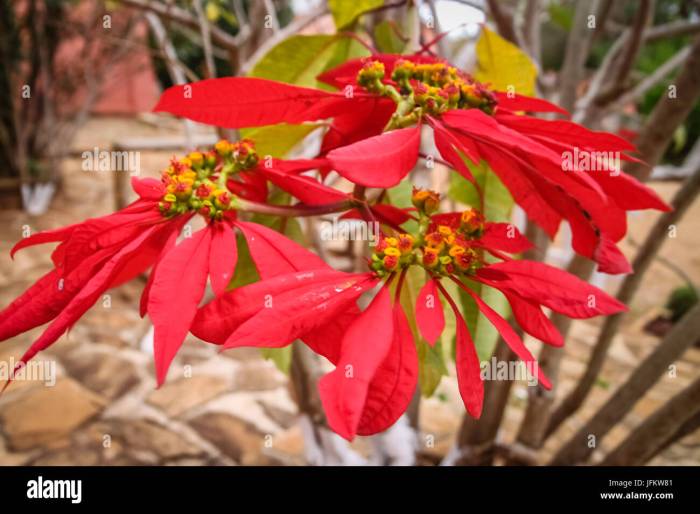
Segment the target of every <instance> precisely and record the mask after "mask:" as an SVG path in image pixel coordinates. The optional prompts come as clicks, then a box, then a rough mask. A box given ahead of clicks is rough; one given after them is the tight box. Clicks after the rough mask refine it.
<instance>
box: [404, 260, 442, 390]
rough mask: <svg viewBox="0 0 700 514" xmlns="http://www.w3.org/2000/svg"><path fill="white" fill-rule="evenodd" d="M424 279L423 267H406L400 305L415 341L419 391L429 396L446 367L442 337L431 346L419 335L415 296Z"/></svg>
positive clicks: (438, 383)
mask: <svg viewBox="0 0 700 514" xmlns="http://www.w3.org/2000/svg"><path fill="white" fill-rule="evenodd" d="M426 280H427V275H426V273H425V271H424V270H423V269H421V268H418V267H416V266H411V267H410V268H408V271H407V272H406V279H405V280H404V284H403V288H402V289H401V306H402V307H403V310H404V312H405V313H406V318H407V319H408V324H409V325H410V327H411V332H412V333H413V340H414V341H415V342H416V351H417V353H418V383H419V385H420V389H421V393H422V394H423V396H431V395H432V394H433V393H434V392H435V389H436V388H437V386H438V385H440V381H441V380H442V377H443V375H447V368H446V367H445V359H444V357H443V354H442V342H441V341H442V338H441V339H439V340H438V341H437V342H436V343H435V346H433V347H431V346H430V345H429V344H428V343H427V342H426V341H425V340H424V339H423V338H422V337H421V335H420V332H419V330H418V325H417V324H416V314H415V308H416V298H418V293H419V291H420V289H421V287H423V284H425V281H426ZM443 337H444V335H443Z"/></svg>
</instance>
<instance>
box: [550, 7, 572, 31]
mask: <svg viewBox="0 0 700 514" xmlns="http://www.w3.org/2000/svg"><path fill="white" fill-rule="evenodd" d="M547 11H548V12H549V18H550V19H551V20H552V23H554V24H555V25H558V26H559V27H561V28H562V29H564V30H566V31H567V32H569V31H570V30H571V26H572V25H573V23H574V10H573V9H572V8H571V7H567V6H565V5H559V4H550V6H549V7H548V8H547Z"/></svg>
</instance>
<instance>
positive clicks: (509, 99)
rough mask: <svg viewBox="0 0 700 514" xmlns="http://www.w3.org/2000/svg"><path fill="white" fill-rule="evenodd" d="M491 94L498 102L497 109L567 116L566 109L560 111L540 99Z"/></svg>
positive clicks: (509, 94) (498, 93) (497, 93)
mask: <svg viewBox="0 0 700 514" xmlns="http://www.w3.org/2000/svg"><path fill="white" fill-rule="evenodd" d="M493 94H494V96H495V97H496V100H497V101H498V107H499V108H503V109H508V110H509V111H528V112H558V113H560V114H565V115H567V116H569V112H568V111H567V110H566V109H562V108H561V107H559V106H558V105H555V104H553V103H551V102H548V101H547V100H543V99H542V98H533V97H531V96H524V95H518V94H515V93H504V92H503V91H494V92H493Z"/></svg>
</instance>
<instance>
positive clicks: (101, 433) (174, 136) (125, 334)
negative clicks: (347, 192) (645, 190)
mask: <svg viewBox="0 0 700 514" xmlns="http://www.w3.org/2000/svg"><path fill="white" fill-rule="evenodd" d="M0 11H1V12H0V65H1V68H0V158H1V159H2V163H3V166H1V167H0V308H4V307H5V306H7V305H8V304H9V303H10V302H11V301H12V300H13V299H14V298H15V297H17V296H18V295H19V294H21V293H22V292H23V291H24V290H25V289H26V288H27V287H28V286H29V285H31V284H32V283H33V282H34V281H35V280H36V279H37V278H39V277H40V276H41V275H43V274H44V273H46V271H47V270H49V269H50V268H51V260H50V251H49V250H48V249H47V248H46V247H43V246H37V247H32V248H28V249H26V250H24V251H22V252H21V253H20V254H18V255H17V256H16V257H15V259H14V260H12V259H10V257H9V250H10V248H11V247H12V245H13V244H14V243H15V242H16V241H18V240H19V239H20V238H22V237H24V236H26V235H27V234H28V233H34V232H36V231H40V230H47V229H52V228H57V227H60V226H64V225H68V224H71V223H74V222H78V221H81V220H83V219H85V218H87V217H94V216H100V215H104V214H107V213H109V212H112V211H113V210H115V209H117V208H120V207H122V206H124V205H125V204H126V203H128V202H129V201H131V200H132V199H133V198H132V193H131V191H130V187H129V185H128V181H129V178H130V176H133V175H139V176H154V177H157V176H159V173H160V170H162V169H163V168H164V167H166V166H167V163H168V161H169V159H170V158H171V157H172V156H174V155H181V154H182V153H184V152H186V151H188V150H191V149H194V148H197V147H202V146H206V145H209V144H212V143H214V142H215V141H216V140H217V138H219V137H222V136H223V137H229V138H236V137H237V136H239V134H237V133H235V132H233V131H229V130H217V129H215V128H212V127H207V126H202V125H199V124H196V123H193V122H189V121H183V120H178V119H174V118H172V117H169V116H166V115H157V114H154V113H151V112H150V110H151V109H152V107H153V106H154V105H155V103H156V101H157V99H158V97H159V95H160V93H161V91H162V90H163V89H164V88H166V87H168V86H170V85H173V84H179V83H184V82H190V81H195V80H199V79H202V78H208V77H225V76H232V75H244V74H251V75H254V76H263V77H266V78H273V79H278V80H285V81H287V82H293V83H296V84H300V85H307V86H315V85H317V84H316V81H315V78H314V77H315V75H316V74H317V73H318V72H320V71H322V70H323V69H326V68H329V67H331V66H332V65H335V64H338V63H339V62H342V60H344V59H345V58H348V57H354V56H359V55H366V54H367V53H368V51H367V50H366V49H365V48H364V47H363V45H362V44H360V43H359V42H358V40H357V39H355V38H360V39H361V40H362V41H364V42H367V43H369V44H370V45H372V46H373V47H375V48H378V49H379V50H381V51H383V52H394V53H401V52H403V53H409V52H414V51H417V50H421V49H426V48H427V50H426V51H427V52H428V53H434V54H437V55H440V56H442V57H445V58H447V59H449V60H450V61H451V62H452V63H454V64H455V65H457V66H459V67H460V68H462V69H465V70H467V71H473V70H474V68H475V67H476V66H478V65H479V63H478V62H477V61H478V59H477V57H476V56H477V46H478V44H479V41H480V38H481V37H483V30H484V29H483V27H484V24H486V25H487V26H488V27H490V28H491V30H493V31H494V32H495V33H497V34H498V38H499V39H498V41H499V43H498V44H500V45H507V46H503V48H507V49H512V48H515V49H517V51H518V52H519V53H518V54H513V55H521V54H524V55H526V56H528V58H529V59H530V60H531V61H532V62H533V64H534V66H535V67H536V70H537V83H536V94H537V95H538V96H542V97H545V98H548V99H551V100H553V101H556V102H558V103H560V104H561V105H562V106H564V107H565V108H567V109H568V110H569V111H570V112H572V114H573V118H574V120H576V121H578V122H580V123H583V124H585V125H586V126H588V127H590V128H592V129H595V130H608V131H612V132H616V133H619V134H620V135H622V136H624V137H626V138H629V139H631V140H633V141H634V142H635V143H636V144H637V145H638V147H639V149H640V155H641V157H642V158H643V159H644V160H645V161H646V162H647V163H649V164H650V166H649V167H640V166H636V165H634V166H630V167H629V168H626V171H628V172H629V173H630V174H632V175H634V176H635V177H637V178H639V179H641V180H645V181H647V182H648V184H649V185H650V186H651V187H653V188H654V189H655V190H656V191H657V192H658V193H659V194H660V195H661V196H662V197H663V198H664V200H666V201H668V202H674V206H675V207H676V211H675V212H674V213H673V214H668V215H664V217H662V216H661V214H659V213H657V212H651V211H648V212H647V211H645V212H639V213H633V215H632V216H631V217H630V219H629V233H628V237H627V238H626V239H625V241H624V242H623V243H622V248H623V250H624V251H625V253H626V255H627V256H628V257H629V258H630V260H634V262H635V269H637V274H636V275H635V278H633V279H629V278H625V277H619V276H618V277H610V276H606V275H601V274H598V273H594V272H593V271H592V269H591V267H590V266H589V265H588V264H587V263H582V262H581V261H580V260H577V258H576V257H572V254H571V252H570V251H569V250H568V248H569V246H570V236H569V234H568V230H567V229H566V227H564V228H563V229H562V231H561V234H560V236H559V238H558V239H557V241H555V242H554V243H553V244H552V245H550V247H549V249H548V250H547V245H546V243H545V242H543V241H542V240H541V236H540V234H538V233H537V232H536V231H534V230H531V229H529V230H528V235H529V236H530V237H531V238H533V239H534V240H535V241H536V242H538V248H539V250H540V254H541V255H538V256H535V257H538V258H542V259H544V258H546V259H547V260H548V261H550V262H552V263H554V264H556V265H558V266H561V267H566V266H568V267H569V269H570V270H571V271H573V272H576V273H577V274H579V276H582V277H584V278H586V279H588V280H591V281H593V282H594V283H595V284H596V285H599V286H600V287H603V288H605V289H606V290H608V291H609V292H611V293H613V294H618V295H621V297H622V298H623V299H624V301H625V302H626V303H628V304H629V305H630V311H631V312H630V313H629V314H628V315H627V316H624V317H619V318H615V319H612V320H611V321H606V320H603V319H594V320H588V321H576V322H574V323H571V324H568V323H566V322H564V321H562V320H557V323H558V326H559V328H560V329H561V330H562V332H564V333H566V341H567V344H566V346H565V348H564V349H551V348H543V349H541V351H540V346H539V345H538V342H536V341H529V342H528V345H529V346H530V347H531V348H533V349H536V350H538V351H539V352H540V353H539V359H540V362H541V364H542V365H543V366H544V367H545V371H546V372H547V373H548V374H549V375H550V376H552V377H555V378H556V380H555V382H556V387H555V389H554V391H553V393H546V392H545V391H543V390H541V389H540V388H538V387H530V386H528V385H527V382H526V380H523V381H515V382H505V381H493V382H489V383H488V384H487V396H486V404H485V409H484V410H485V415H484V417H482V419H481V420H480V421H479V422H475V421H473V420H470V419H468V418H465V416H464V407H463V404H462V402H461V399H460V397H459V393H458V390H457V384H456V377H455V373H454V369H453V365H452V364H451V362H449V358H447V359H446V360H445V362H446V363H447V365H446V366H445V365H442V366H440V365H433V366H432V367H430V366H429V365H428V364H424V363H423V362H422V366H423V365H424V367H422V368H421V369H422V373H424V375H423V376H422V377H421V379H422V380H424V381H429V382H430V386H429V387H428V388H427V389H431V390H430V391H426V388H423V393H426V392H430V393H431V395H430V396H429V397H427V396H425V395H423V396H421V395H420V391H419V392H417V394H416V398H415V401H414V402H413V405H412V407H411V409H410V410H409V413H408V414H407V415H406V416H404V417H403V418H402V419H401V420H399V422H398V423H397V424H396V425H395V426H394V427H392V429H390V430H389V431H387V432H386V433H385V434H381V435H378V436H375V437H372V438H362V437H361V438H358V440H357V441H355V442H353V443H352V444H351V445H349V444H347V443H346V442H345V441H343V440H341V439H340V438H338V437H337V436H335V435H333V434H332V433H331V432H329V431H328V430H327V428H325V426H324V420H323V414H322V411H321V409H320V404H319V401H318V396H317V393H316V391H315V380H316V379H317V378H318V377H319V376H320V374H321V373H323V371H324V370H325V369H327V367H328V365H327V363H324V362H319V359H318V358H317V357H315V356H314V355H311V354H309V353H308V351H307V350H305V348H304V347H301V346H296V344H295V345H294V347H293V348H292V349H291V350H290V351H286V352H283V353H276V354H266V355H262V354H261V353H260V351H259V350H257V349H238V350H234V351H227V352H225V353H218V352H217V350H216V349H215V348H214V347H212V346H211V345H208V344H206V343H203V342H201V341H198V340H196V339H195V338H194V337H192V336H190V338H189V339H188V340H187V341H186V343H185V345H184V346H183V348H182V350H181V351H180V353H179V354H178V356H177V358H176V360H175V362H174V364H173V366H172V368H171V372H170V375H169V379H168V381H167V383H166V384H165V385H164V386H163V387H162V388H160V389H158V390H156V389H155V379H154V376H153V365H152V349H151V344H152V340H151V327H150V324H149V322H148V319H141V318H140V317H139V315H138V301H139V296H140V292H141V289H142V288H143V285H144V283H145V277H144V278H143V280H137V281H133V282H132V283H129V284H126V285H124V286H121V287H120V288H118V289H116V290H113V291H111V292H110V293H109V294H108V295H105V297H104V298H103V299H102V300H101V301H99V302H98V303H97V304H96V305H95V306H94V307H93V308H92V309H91V310H90V311H89V312H88V314H87V315H86V316H84V317H83V318H82V319H81V320H80V321H79V322H78V323H77V324H76V325H75V326H74V327H73V328H72V330H71V331H70V333H69V334H67V335H65V336H64V337H62V338H61V340H59V341H58V342H57V344H55V345H54V346H52V347H51V348H50V349H49V350H47V351H45V352H43V353H42V354H40V355H39V356H38V357H37V358H36V359H35V360H37V361H39V362H41V363H43V364H42V366H45V367H43V368H38V372H39V375H38V376H36V377H34V378H33V379H31V378H27V379H24V380H16V381H15V382H14V383H13V384H12V385H11V386H10V387H9V388H8V389H7V391H5V393H4V394H3V395H2V396H0V465H27V464H29V465H92V464H99V465H126V464H136V465H141V464H143V465H155V464H168V465H170V464H173V465H179V464H180V465H181V464H192V465H207V464H224V465H233V464H241V465H268V464H269V465H305V464H365V463H370V464H421V465H437V464H441V463H442V464H482V465H491V464H497V465H501V464H547V463H559V464H580V463H586V462H587V463H606V464H657V465H698V464H700V385H699V383H698V379H699V377H700V346H699V344H700V329H698V328H697V327H698V325H697V321H694V320H697V319H698V318H700V311H698V306H697V302H698V284H699V283H700V204H698V203H693V200H694V199H695V197H696V196H697V192H698V188H699V187H700V180H699V179H698V174H699V173H700V172H699V170H700V143H698V136H699V135H700V106H699V104H698V97H700V43H699V40H698V34H700V2H698V1H696V0H656V1H653V0H640V1H636V0H635V1H626V0H615V1H606V0H595V1H590V2H588V1H585V2H573V1H566V0H561V1H554V0H522V1H519V0H512V1H500V2H496V1H477V0H474V1H466V0H434V1H427V0H421V1H407V0H404V1H401V0H396V1H395V0H386V2H383V1H382V0H378V1H377V0H374V1H372V0H363V1H360V0H337V1H329V2H326V1H325V0H192V1H188V0H121V1H99V0H74V1H70V0H66V1H59V0H18V1H10V0H0ZM591 16H592V18H591ZM335 34H337V35H335ZM441 34H445V36H444V37H439V36H440V35H441ZM313 35H325V36H327V39H323V38H321V39H319V38H316V39H313V38H310V36H313ZM334 35H335V36H334ZM300 36H301V39H299V37H300ZM331 36H333V38H331ZM290 38H291V40H292V41H293V44H294V45H295V46H289V45H288V43H287V42H288V41H290ZM294 38H296V39H294ZM328 38H331V39H328ZM436 38H437V41H436ZM285 45H287V46H285ZM275 50H277V54H275V59H277V61H276V62H277V63H278V64H279V66H280V69H279V70H275V69H274V68H273V69H270V67H269V63H270V62H271V60H270V59H271V58H270V55H271V54H273V53H274V52H275ZM292 61H294V62H301V64H300V65H299V66H300V68H297V69H296V70H295V72H294V73H292V74H290V73H286V72H287V71H288V68H287V67H286V64H287V63H288V62H292ZM272 62H274V61H272ZM504 62H506V63H507V60H506V61H504ZM231 101H235V99H231ZM310 132H311V131H309V130H306V131H305V132H303V133H300V134H297V135H296V139H289V138H286V137H284V138H280V139H275V140H273V141H271V142H270V143H269V145H270V148H271V150H270V151H271V153H274V154H278V155H280V156H282V155H308V156H312V155H313V154H314V153H315V152H316V151H317V150H318V145H319V141H320V131H318V130H317V131H315V133H311V134H310ZM295 134H296V132H295ZM248 135H250V134H248ZM428 151H429V150H428ZM104 155H107V157H106V159H107V160H106V161H105V160H104ZM114 156H116V160H115V157H114ZM427 171H428V170H425V169H417V170H416V171H415V172H414V173H413V176H412V180H413V182H415V183H418V184H421V185H424V186H430V187H433V188H436V189H438V190H443V191H445V190H448V189H450V186H451V185H452V186H454V184H453V183H452V182H451V180H452V179H451V178H450V175H449V173H448V172H447V170H445V169H442V168H441V167H440V166H439V165H436V167H435V169H433V170H430V173H427ZM335 185H336V186H337V187H340V188H343V187H346V185H345V184H343V183H342V181H340V180H338V181H337V183H335ZM446 201H447V202H451V205H452V206H454V205H455V202H456V203H459V198H456V199H455V198H449V199H448V200H446ZM513 216H514V219H515V220H516V221H517V222H519V223H521V224H522V222H523V220H522V215H520V214H519V213H518V212H517V211H516V212H514V213H513ZM313 223H314V222H308V223H306V222H305V223H304V224H303V225H301V226H300V227H299V232H300V234H301V236H300V237H302V238H305V241H306V242H307V243H308V245H309V246H311V247H313V246H314V244H315V242H316V243H317V239H318V236H317V234H316V232H315V230H316V229H317V228H318V227H317V225H314V224H313ZM315 234H316V235H315ZM544 250H547V251H546V255H545V251H544ZM358 255H360V256H361V251H360V250H358V245H357V244H355V243H353V242H349V243H347V244H345V243H337V244H336V243H334V244H331V245H329V246H328V247H327V248H326V249H325V256H326V257H327V258H328V259H329V261H330V263H331V264H332V265H333V266H335V267H338V268H340V269H352V268H353V267H354V266H356V264H357V262H358V260H359V259H358ZM635 259H636V260H635ZM41 330H42V329H41V328H39V329H36V330H33V331H31V332H29V333H26V334H23V335H21V336H18V337H16V338H13V339H11V340H8V341H5V342H3V343H2V344H0V373H1V372H2V370H3V369H4V370H5V376H6V374H7V370H8V368H12V366H11V363H12V362H13V359H14V360H15V361H16V359H18V358H19V357H20V356H21V354H22V353H23V351H24V350H25V349H26V348H27V347H28V346H29V345H30V344H31V342H32V341H33V340H35V339H36V337H37V336H38V334H40V333H41ZM492 352H493V353H494V355H496V356H497V357H498V358H499V359H500V360H509V359H510V358H511V357H510V356H509V355H508V353H507V351H506V350H505V348H504V346H503V345H502V343H501V342H500V341H498V340H497V337H496V335H494V336H493V338H492V341H491V342H490V343H487V344H486V345H485V346H484V347H481V348H480V355H481V356H482V358H484V359H486V360H488V358H489V356H490V354H491V353H492ZM447 353H448V352H447V351H446V354H447ZM536 354H537V353H536ZM431 358H433V356H431V355H424V356H422V359H424V360H429V359H431ZM440 359H441V360H440V362H442V355H440ZM431 373H432V375H431ZM3 380H4V377H3ZM424 383H425V382H424ZM424 383H423V384H422V385H424ZM591 436H593V439H591Z"/></svg>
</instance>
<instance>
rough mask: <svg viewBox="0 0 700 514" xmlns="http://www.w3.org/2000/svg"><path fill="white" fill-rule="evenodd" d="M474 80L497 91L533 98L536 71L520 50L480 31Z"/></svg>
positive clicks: (497, 36) (486, 29)
mask: <svg viewBox="0 0 700 514" xmlns="http://www.w3.org/2000/svg"><path fill="white" fill-rule="evenodd" d="M474 78H476V79H477V80H478V81H480V82H486V83H490V84H491V87H493V88H494V89H496V90H498V91H509V92H510V91H512V92H513V93H518V94H521V95H528V96H532V95H534V94H535V80H536V79H537V67H536V66H535V64H534V63H533V62H532V60H530V58H529V57H528V56H527V54H526V53H525V52H523V51H522V50H520V48H518V47H517V46H515V45H514V44H512V43H510V42H509V41H506V40H505V39H503V38H502V37H501V36H499V35H498V34H496V33H495V32H493V31H492V30H489V29H488V28H487V27H483V28H482V30H481V35H480V36H479V40H478V41H477V43H476V73H475V74H474Z"/></svg>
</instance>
